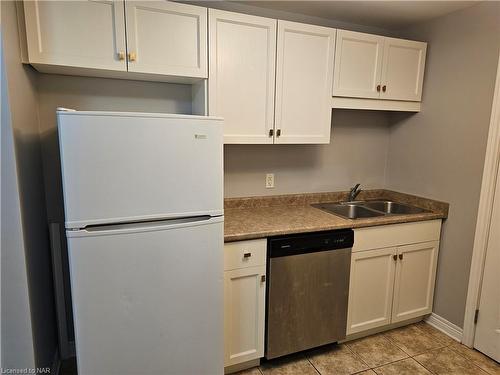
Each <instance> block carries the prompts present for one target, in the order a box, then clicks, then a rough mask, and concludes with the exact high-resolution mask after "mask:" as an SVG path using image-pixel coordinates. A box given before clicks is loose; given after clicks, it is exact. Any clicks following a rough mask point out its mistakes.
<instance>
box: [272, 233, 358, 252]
mask: <svg viewBox="0 0 500 375" xmlns="http://www.w3.org/2000/svg"><path fill="white" fill-rule="evenodd" d="M268 241H269V242H268V250H269V257H271V258H275V257H281V256H288V255H293V254H304V253H314V252H318V251H326V250H335V249H345V248H351V247H352V245H353V244H354V231H353V230H352V229H341V230H333V231H325V232H314V233H298V234H292V235H285V236H278V237H272V238H270V239H269V240H268Z"/></svg>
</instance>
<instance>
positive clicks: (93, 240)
mask: <svg viewBox="0 0 500 375" xmlns="http://www.w3.org/2000/svg"><path fill="white" fill-rule="evenodd" d="M110 228H111V227H110ZM67 234H68V246H69V257H70V273H71V286H72V291H73V308H74V316H75V329H76V332H75V333H76V351H77V365H78V374H80V375H96V374H106V375H127V374H128V375H137V374H144V375H158V374H163V375H169V374H172V375H178V374H186V375H187V374H189V375H191V374H193V375H195V374H214V375H215V374H223V311H222V306H223V254H222V251H223V250H222V249H223V218H222V217H217V218H209V219H206V220H201V221H200V220H194V221H190V220H187V219H186V220H185V221H184V222H181V221H177V222H176V223H174V224H168V223H152V225H151V226H147V225H146V224H144V225H142V226H139V227H133V226H126V227H123V228H117V229H116V232H115V230H113V229H110V230H108V229H105V228H103V230H95V231H85V230H83V231H67Z"/></svg>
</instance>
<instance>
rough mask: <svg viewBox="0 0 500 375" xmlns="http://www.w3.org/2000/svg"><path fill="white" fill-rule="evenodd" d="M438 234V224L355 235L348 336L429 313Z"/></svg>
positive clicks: (365, 230)
mask: <svg viewBox="0 0 500 375" xmlns="http://www.w3.org/2000/svg"><path fill="white" fill-rule="evenodd" d="M440 230H441V220H434V221H427V222H419V223H407V224H396V225H387V226H381V227H371V228H362V229H355V231H354V241H355V242H354V246H353V253H352V257H351V275H350V285H349V307H348V314H347V334H348V335H351V334H354V333H359V332H363V331H366V330H369V329H373V328H377V327H382V326H385V325H389V324H392V323H398V322H401V321H405V320H409V319H412V318H417V317H420V316H423V315H426V314H429V313H431V312H432V298H433V296H434V284H435V279H436V266H437V257H438V249H439V237H440ZM370 244H373V248H370Z"/></svg>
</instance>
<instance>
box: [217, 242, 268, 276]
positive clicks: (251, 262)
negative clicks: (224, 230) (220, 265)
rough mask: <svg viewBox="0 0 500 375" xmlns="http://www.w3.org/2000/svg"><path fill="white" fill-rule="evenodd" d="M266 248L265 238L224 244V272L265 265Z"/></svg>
mask: <svg viewBox="0 0 500 375" xmlns="http://www.w3.org/2000/svg"><path fill="white" fill-rule="evenodd" d="M266 248H267V239H266V238H263V239H259V240H249V241H238V242H229V243H226V244H224V270H225V271H226V270H234V269H238V268H246V267H254V266H261V265H265V264H266Z"/></svg>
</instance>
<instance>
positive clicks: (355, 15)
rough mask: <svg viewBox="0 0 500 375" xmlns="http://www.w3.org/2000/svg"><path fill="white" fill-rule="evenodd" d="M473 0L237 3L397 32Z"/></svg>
mask: <svg viewBox="0 0 500 375" xmlns="http://www.w3.org/2000/svg"><path fill="white" fill-rule="evenodd" d="M478 1H479V0H476V1H452V0H450V1H377V0H373V1H357V0H354V1H353V0H351V1H331V0H330V1H327V0H324V1H273V0H260V1H238V2H240V3H244V4H248V5H252V6H256V7H260V8H268V9H274V10H280V11H287V12H292V13H298V14H304V15H308V16H315V17H321V18H327V19H332V20H337V21H343V22H350V23H355V24H360V25H366V26H372V27H378V28H383V29H387V30H399V29H402V28H405V27H407V26H410V25H412V24H415V23H419V22H423V21H426V20H430V19H432V18H436V17H440V16H444V15H446V14H448V13H452V12H455V11H457V10H460V9H464V8H467V7H470V6H472V5H474V4H477V3H478Z"/></svg>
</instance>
